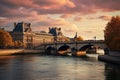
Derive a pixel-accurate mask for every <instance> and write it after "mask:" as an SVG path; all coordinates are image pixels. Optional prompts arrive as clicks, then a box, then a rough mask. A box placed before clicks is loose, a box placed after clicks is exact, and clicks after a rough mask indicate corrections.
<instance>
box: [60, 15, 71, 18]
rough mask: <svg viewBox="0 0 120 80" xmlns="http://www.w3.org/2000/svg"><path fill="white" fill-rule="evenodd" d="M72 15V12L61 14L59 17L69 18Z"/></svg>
mask: <svg viewBox="0 0 120 80" xmlns="http://www.w3.org/2000/svg"><path fill="white" fill-rule="evenodd" d="M71 16H72V14H63V15H61V16H60V17H61V18H70V17H71Z"/></svg>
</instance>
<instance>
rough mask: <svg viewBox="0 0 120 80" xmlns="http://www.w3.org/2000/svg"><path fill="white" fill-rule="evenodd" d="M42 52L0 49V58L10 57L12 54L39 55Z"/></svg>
mask: <svg viewBox="0 0 120 80" xmlns="http://www.w3.org/2000/svg"><path fill="white" fill-rule="evenodd" d="M41 52H43V50H34V49H2V50H0V56H4V55H12V54H16V55H17V54H30V53H32V54H35V53H41Z"/></svg>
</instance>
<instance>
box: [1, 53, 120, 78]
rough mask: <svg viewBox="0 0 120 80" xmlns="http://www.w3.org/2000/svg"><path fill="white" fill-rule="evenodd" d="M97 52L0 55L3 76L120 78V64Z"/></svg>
mask: <svg viewBox="0 0 120 80" xmlns="http://www.w3.org/2000/svg"><path fill="white" fill-rule="evenodd" d="M97 56H98V55H97V54H87V57H83V58H80V57H71V56H68V57H65V56H52V55H49V56H48V55H17V56H0V80H120V66H119V65H114V64H108V63H104V62H101V61H98V60H97ZM1 57H8V58H1Z"/></svg>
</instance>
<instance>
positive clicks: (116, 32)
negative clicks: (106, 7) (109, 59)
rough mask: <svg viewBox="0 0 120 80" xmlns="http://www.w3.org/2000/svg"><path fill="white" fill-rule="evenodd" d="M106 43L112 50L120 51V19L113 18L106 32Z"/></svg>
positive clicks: (117, 17)
mask: <svg viewBox="0 0 120 80" xmlns="http://www.w3.org/2000/svg"><path fill="white" fill-rule="evenodd" d="M104 37H105V42H106V44H107V46H108V48H110V49H111V50H120V42H119V41H120V17H119V16H116V17H112V18H111V20H110V22H108V24H107V26H106V27H105V31H104Z"/></svg>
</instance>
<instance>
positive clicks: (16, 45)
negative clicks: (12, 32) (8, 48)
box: [14, 40, 24, 48]
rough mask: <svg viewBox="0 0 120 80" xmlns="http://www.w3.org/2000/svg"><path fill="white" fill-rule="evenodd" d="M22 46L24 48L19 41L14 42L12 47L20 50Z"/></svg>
mask: <svg viewBox="0 0 120 80" xmlns="http://www.w3.org/2000/svg"><path fill="white" fill-rule="evenodd" d="M23 46H24V44H23V43H22V42H21V41H19V40H17V41H14V47H15V48H21V47H23Z"/></svg>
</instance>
